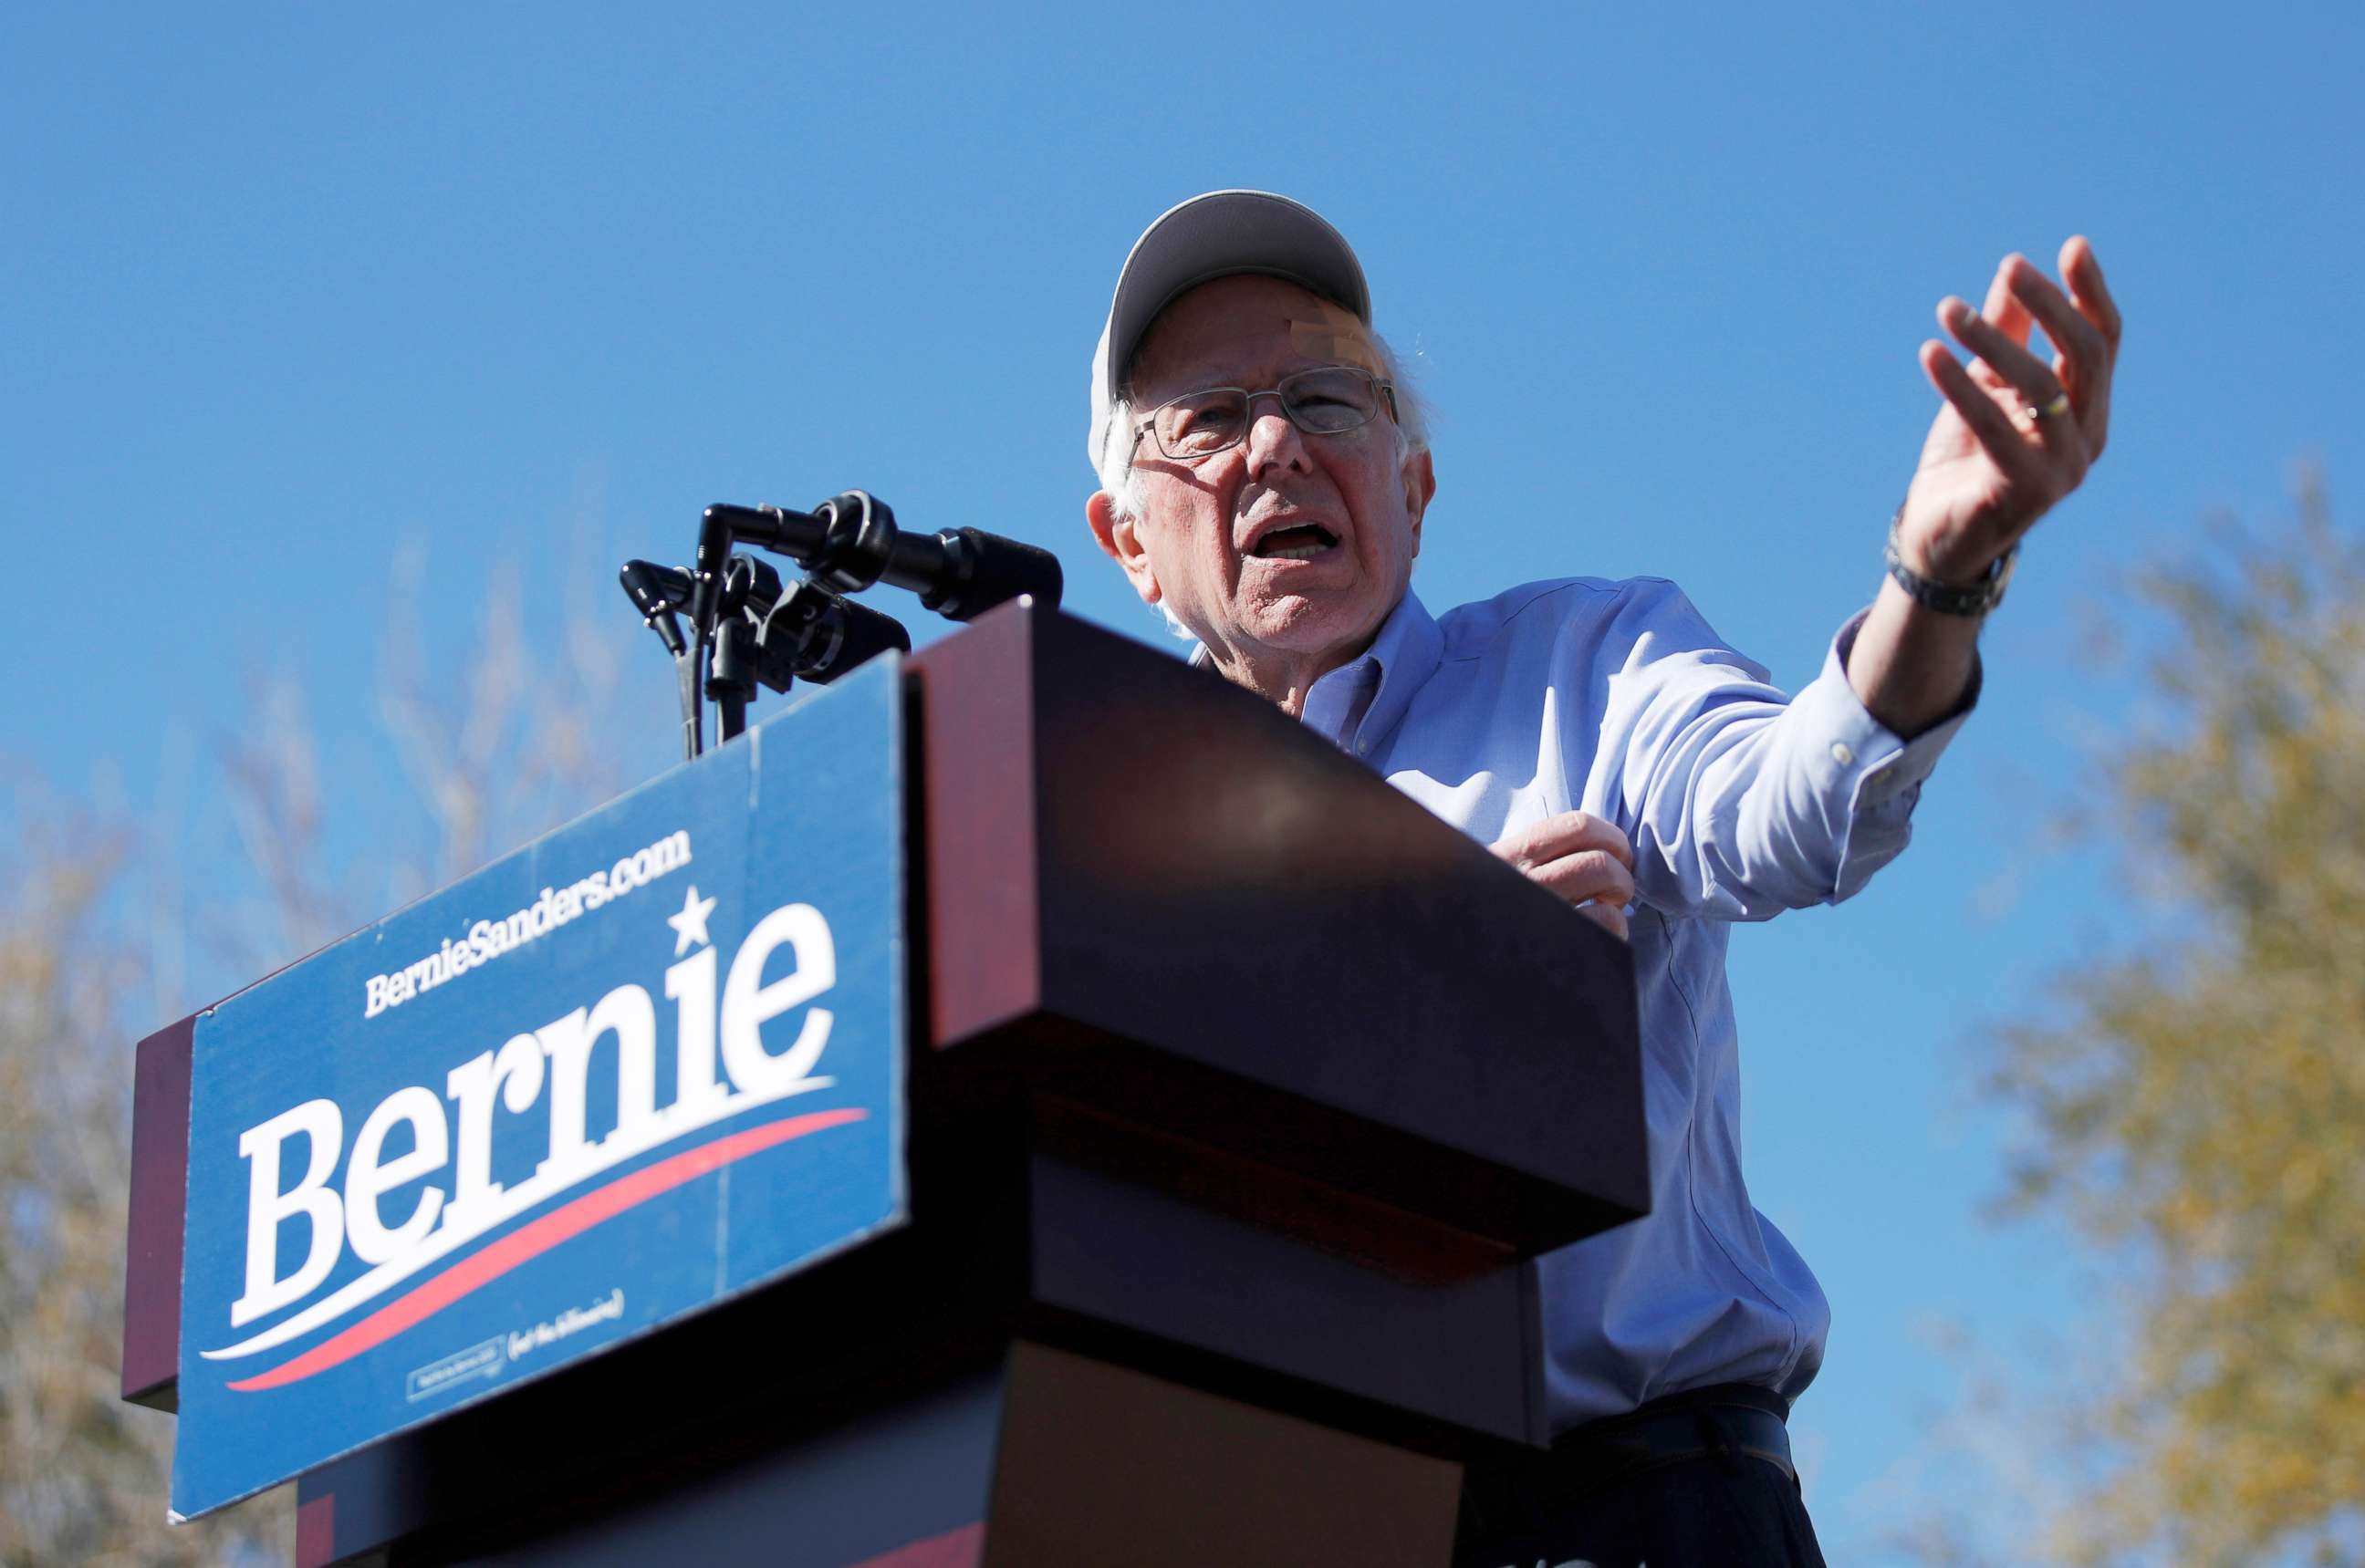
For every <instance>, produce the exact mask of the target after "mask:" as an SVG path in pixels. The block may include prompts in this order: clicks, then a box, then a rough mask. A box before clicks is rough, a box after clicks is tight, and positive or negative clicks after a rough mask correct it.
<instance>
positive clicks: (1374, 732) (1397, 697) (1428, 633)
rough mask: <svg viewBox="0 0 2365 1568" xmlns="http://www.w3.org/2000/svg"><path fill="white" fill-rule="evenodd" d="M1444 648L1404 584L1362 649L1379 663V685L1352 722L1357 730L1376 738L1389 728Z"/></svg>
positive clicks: (1434, 669)
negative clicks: (1357, 720)
mask: <svg viewBox="0 0 2365 1568" xmlns="http://www.w3.org/2000/svg"><path fill="white" fill-rule="evenodd" d="M1444 654H1445V633H1442V632H1440V631H1439V630H1438V629H1437V622H1435V621H1433V620H1431V619H1429V611H1428V610H1427V609H1425V608H1423V606H1422V604H1421V602H1420V596H1419V595H1418V594H1416V593H1414V592H1413V591H1412V589H1411V588H1406V589H1405V595H1404V597H1403V598H1402V599H1398V600H1396V607H1395V609H1394V610H1390V611H1389V612H1388V618H1387V619H1386V620H1385V621H1383V622H1380V634H1379V635H1378V636H1376V637H1374V638H1373V639H1372V646H1371V651H1370V652H1368V653H1366V654H1365V655H1363V657H1364V658H1366V659H1369V660H1371V661H1372V663H1373V665H1375V666H1378V670H1379V689H1378V690H1377V691H1376V692H1375V693H1373V697H1372V703H1371V706H1370V707H1368V708H1366V709H1365V710H1364V711H1363V720H1362V723H1360V724H1358V725H1357V726H1356V730H1357V731H1358V732H1359V734H1362V735H1363V736H1366V737H1369V738H1371V739H1373V740H1377V739H1378V738H1379V737H1380V736H1382V735H1384V734H1388V733H1389V732H1390V731H1392V730H1394V729H1395V727H1396V722H1397V721H1398V720H1400V719H1402V718H1403V717H1404V716H1405V710H1406V709H1407V708H1410V707H1411V706H1412V700H1413V698H1414V697H1416V696H1418V694H1419V692H1420V689H1421V688H1422V687H1424V686H1426V685H1428V684H1429V677H1430V676H1432V675H1435V674H1436V673H1437V666H1438V665H1439V664H1440V662H1441V661H1442V659H1443V657H1444ZM1334 673H1336V672H1334ZM1316 684H1317V685H1319V684H1320V683H1319V682H1317V683H1316ZM1348 738H1350V739H1352V738H1354V737H1348Z"/></svg>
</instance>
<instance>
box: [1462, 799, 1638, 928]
mask: <svg viewBox="0 0 2365 1568" xmlns="http://www.w3.org/2000/svg"><path fill="white" fill-rule="evenodd" d="M1492 847H1493V849H1494V851H1495V853H1496V854H1497V855H1499V856H1501V857H1503V858H1504V859H1506V860H1508V861H1509V862H1510V863H1511V864H1512V865H1514V866H1516V867H1518V868H1519V869H1520V870H1522V871H1525V872H1526V873H1527V874H1528V875H1529V876H1530V877H1532V878H1534V879H1536V880H1537V881H1539V882H1541V883H1542V884H1543V885H1544V886H1545V887H1547V888H1550V889H1551V890H1552V891H1553V892H1555V893H1558V894H1559V895H1560V896H1561V897H1562V898H1564V899H1566V900H1567V901H1568V902H1571V903H1573V904H1575V905H1576V908H1577V913H1580V914H1582V915H1585V916H1586V918H1588V919H1590V920H1591V921H1593V922H1594V924H1597V925H1599V926H1600V927H1601V928H1602V929H1603V930H1605V931H1608V932H1609V933H1610V934H1611V935H1615V936H1618V937H1620V939H1623V938H1624V937H1625V935H1626V906H1627V905H1628V904H1630V903H1632V902H1634V846H1632V845H1631V844H1629V843H1627V842H1626V835H1625V834H1623V833H1621V832H1620V831H1619V829H1618V824H1617V823H1608V822H1604V821H1602V820H1601V819H1600V818H1599V817H1597V816H1595V815H1594V814H1593V813H1592V812H1560V813H1559V814H1558V815H1556V816H1549V817H1545V818H1544V819H1542V820H1541V822H1533V823H1529V824H1528V825H1527V826H1525V827H1522V828H1517V829H1514V830H1513V831H1512V832H1510V833H1508V834H1504V835H1503V837H1502V838H1501V839H1500V840H1499V841H1498V842H1496V844H1495V845H1494V846H1492Z"/></svg>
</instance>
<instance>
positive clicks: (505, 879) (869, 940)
mask: <svg viewBox="0 0 2365 1568" xmlns="http://www.w3.org/2000/svg"><path fill="white" fill-rule="evenodd" d="M900 712H901V708H900V700H899V687H898V675H897V668H896V665H895V662H894V661H893V660H892V659H891V658H881V659H878V660H875V661H873V662H872V663H871V664H869V665H868V666H865V667H863V668H862V669H860V670H858V671H856V672H855V673H854V674H852V675H850V676H848V677H847V678H846V680H845V681H843V682H842V683H840V684H839V685H837V686H835V687H832V688H830V689H826V690H819V689H814V690H811V691H809V692H808V693H806V694H805V696H804V700H802V701H801V702H799V703H798V704H797V705H795V706H794V707H792V708H789V709H787V710H785V711H781V712H780V713H779V714H777V715H775V716H774V717H772V718H770V719H769V720H768V721H767V722H764V723H762V724H760V725H757V726H756V727H754V728H752V729H750V730H749V731H748V733H747V734H746V735H745V737H744V738H743V739H741V740H739V741H736V742H734V743H733V744H731V745H724V746H722V747H720V748H718V749H716V750H714V751H712V752H710V753H709V754H707V755H706V756H703V757H701V758H700V759H699V760H698V761H696V762H693V763H689V764H687V765H685V766H683V767H678V768H676V769H675V770H673V771H672V772H670V773H668V774H667V775H665V776H664V777H662V778H658V779H656V780H655V781H654V782H652V783H650V784H648V785H646V786H644V787H643V788H642V789H639V790H634V791H633V793H631V794H629V795H626V796H624V797H622V799H620V800H618V801H613V802H611V803H610V804H609V805H607V806H604V807H602V808H601V809H600V810H599V811H597V812H592V813H591V814H590V815H588V816H587V817H584V818H582V819H581V820H580V821H577V822H576V823H571V824H569V825H568V826H566V827H564V828H561V829H559V830H558V831H557V832H555V833H554V834H550V835H549V836H547V837H545V838H543V839H540V840H538V841H537V842H535V843H533V844H531V845H529V846H526V847H525V848H523V849H521V850H519V851H518V852H516V853H515V854H513V855H510V857H507V858H506V859H503V860H501V861H499V862H498V863H496V864H494V865H492V866H490V867H488V868H486V869H484V870H482V871H480V872H478V873H476V875H475V876H472V877H470V878H468V879H466V880H465V881H463V882H460V883H458V884H456V885H454V886H453V887H450V888H447V889H445V890H443V891H442V892H439V893H437V894H435V895H434V896H433V897H432V898H428V899H425V900H423V901H421V902H419V903H416V904H413V905H411V906H410V907H409V908H408V909H405V910H403V911H401V912H400V913H397V914H392V915H389V916H387V918H386V919H384V920H382V921H380V922H378V923H377V924H375V925H373V926H370V927H369V928H368V929H366V930H364V931H362V932H359V933H357V934H355V935H352V936H349V937H347V938H346V939H345V940H343V941H342V942H340V943H338V944H337V945H336V946H333V947H331V948H329V949H327V950H326V951H325V952H322V953H319V954H318V955H316V956H315V957H313V958H308V959H306V960H305V961H304V962H303V963H301V964H298V965H297V966H296V967H295V968H293V969H288V970H286V971H285V972H283V973H281V974H278V975H275V976H274V977H273V978H272V979H270V980H265V981H263V983H262V984H260V985H257V986H255V987H254V988H252V990H250V991H242V992H241V993H240V994H239V995H237V996H235V997H233V998H231V999H230V1001H228V1002H223V1003H222V1004H221V1005H220V1006H219V1007H217V1008H215V1009H213V1010H212V1011H211V1012H209V1013H207V1014H204V1015H203V1016H201V1017H200V1018H199V1019H198V1020H197V1021H196V1034H195V1036H194V1039H193V1041H192V1069H191V1072H192V1076H191V1080H190V1086H189V1195H188V1229H187V1235H186V1251H185V1263H184V1274H183V1279H182V1290H181V1362H180V1428H179V1432H178V1438H177V1441H176V1443H175V1445H174V1456H173V1511H174V1514H175V1515H177V1516H179V1517H182V1518H193V1517H195V1516H196V1515H198V1514H201V1513H204V1512H206V1511H207V1510H208V1509H212V1508H218V1507H220V1506H222V1505H224V1504H226V1503H230V1502H235V1501H236V1500H237V1499H239V1498H241V1497H242V1496H245V1495H248V1494H250V1493H252V1492H256V1491H259V1490H261V1489H262V1488H263V1487H266V1486H270V1485H273V1484H276V1483H278V1482H280V1481H284V1480H286V1478H288V1477H289V1476H292V1475H295V1474H297V1473H299V1472H301V1471H304V1470H308V1469H310V1468H311V1467H313V1466H315V1465H318V1464H320V1463H322V1462H326V1461H328V1460H331V1459H333V1458H335V1457H336V1456H338V1455H339V1454H342V1453H345V1452H347V1451H349V1450H353V1449H355V1448H358V1447H360V1446H362V1445H364V1444H366V1443H369V1442H372V1441H374V1440H376V1439H381V1438H385V1437H387V1436H388V1435H390V1434H392V1433H395V1432H398V1431H401V1430H403V1429H405V1428H410V1427H416V1426H419V1425H420V1424H421V1423H423V1422H427V1421H432V1420H434V1419H436V1418H438V1417H442V1416H444V1415H448V1414H449V1413H450V1412H452V1411H454V1410H455V1409H458V1408H459V1407H461V1406H465V1405H468V1404H471V1403H473V1402H475V1401H476V1400H480V1399H488V1398H491V1397H494V1396H496V1395H498V1394H501V1393H502V1392H504V1391H505V1390H507V1389H509V1388H510V1387H512V1386H513V1385H515V1384H517V1383H521V1382H523V1381H525V1380H527V1379H529V1378H534V1377H540V1376H543V1375H544V1374H546V1373H548V1372H554V1371H555V1370H556V1369H558V1368H560V1367H562V1366H565V1365H566V1364H568V1363H570V1362H573V1361H580V1360H581V1359H583V1358H584V1357H585V1356H588V1355H591V1354H594V1353H596V1352H598V1351H600V1350H607V1349H610V1348H611V1347H613V1346H615V1345H618V1344H621V1343H622V1342H623V1341H625V1340H627V1339H630V1338H634V1337H636V1336H639V1335H642V1334H645V1333H648V1332H649V1331H651V1330H653V1329H656V1328H657V1327H661V1326H663V1325H665V1324H668V1323H672V1322H676V1321H678V1320H679V1319H681V1318H683V1317H685V1316H689V1315H690V1314H693V1313H696V1312H698V1311H700V1310H701V1309H702V1308H704V1307H707V1306H710V1305H713V1304H714V1303H716V1302H719V1301H721V1300H723V1299H724V1298H725V1297H728V1296H731V1295H734V1294H738V1293H740V1292H742V1291H745V1290H746V1289H748V1288H749V1287H751V1286H754V1285H758V1284H762V1283H764V1282H766V1281H768V1280H773V1279H777V1278H779V1276H781V1275H783V1274H786V1273H789V1272H790V1271H793V1270H796V1269H798V1268H801V1267H802V1266H805V1265H807V1264H811V1263H813V1262H814V1261H816V1260H820V1259H822V1258H824V1257H826V1256H828V1255H829V1254H831V1253H833V1252H836V1251H838V1250H840V1249H844V1248H846V1247H848V1246H851V1245H853V1244H855V1243H857V1242H858V1241H860V1240H862V1239H863V1238H866V1237H869V1236H870V1235H872V1234H874V1233H876V1232H878V1231H880V1230H881V1229H883V1228H886V1227H889V1226H895V1225H898V1224H900V1223H902V1219H903V1217H904V1204H905V1194H904V1182H903V1106H902V1050H901V1046H902V1025H903V1020H902V1009H903V1000H902V804H901V801H902V778H901V777H900V767H901V759H900V756H899V753H898V748H899V745H900V724H899V719H900Z"/></svg>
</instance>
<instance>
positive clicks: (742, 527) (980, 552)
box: [699, 490, 1064, 621]
mask: <svg viewBox="0 0 2365 1568" xmlns="http://www.w3.org/2000/svg"><path fill="white" fill-rule="evenodd" d="M726 533H727V535H728V536H729V537H730V538H734V539H742V540H745V541H746V542H748V543H752V544H760V545H762V546H764V547H765V548H766V549H768V550H777V551H779V553H780V554H783V555H787V556H790V557H791V558H792V559H794V560H796V561H797V562H799V563H801V565H802V566H805V567H806V568H807V569H808V570H809V571H810V572H811V573H812V574H813V580H814V581H815V582H818V583H820V584H822V585H823V586H824V587H825V588H833V589H835V590H836V591H837V592H840V593H857V592H859V591H861V590H862V589H864V588H869V587H870V586H871V585H872V584H873V583H876V582H880V581H882V580H883V581H886V582H889V583H892V584H893V585H894V586H895V587H897V588H909V589H911V590H912V591H913V593H916V594H918V595H919V596H920V603H921V604H922V605H923V606H924V607H925V608H926V609H929V610H935V611H936V612H937V613H938V614H940V615H943V616H944V617H946V618H947V620H952V621H968V620H971V619H973V618H975V617H977V616H979V615H981V614H983V613H984V612H985V611H987V610H992V608H993V607H994V606H995V605H997V604H1003V603H1006V602H1008V601H1009V600H1011V599H1016V598H1017V597H1019V596H1020V595H1021V594H1032V595H1033V596H1034V597H1035V598H1036V599H1039V600H1041V601H1042V603H1043V604H1044V605H1045V606H1046V607H1047V608H1049V609H1053V610H1056V609H1058V608H1059V590H1060V588H1061V587H1062V586H1063V581H1064V579H1063V578H1062V577H1061V574H1060V571H1059V557H1058V556H1056V555H1054V554H1051V553H1050V552H1049V551H1048V550H1041V549H1037V547H1035V546H1034V545H1032V544H1022V543H1019V542H1018V541H1017V540H1015V539H1004V538H1003V537H1002V536H1000V535H999V534H993V533H988V532H985V531H984V530H982V529H978V528H958V529H947V530H946V531H945V532H941V533H933V534H922V533H906V532H902V531H901V530H899V529H898V528H897V527H896V526H895V514H894V512H893V511H892V510H891V509H890V508H889V507H888V505H887V503H886V502H884V501H881V500H879V499H878V498H875V497H872V496H870V495H868V494H866V493H864V492H863V491H861V490H848V491H846V493H845V494H844V495H840V496H834V497H832V498H830V499H828V500H826V501H824V502H823V503H822V504H821V506H820V507H819V508H818V509H817V510H813V511H811V512H801V511H790V510H788V509H787V508H785V507H741V506H731V505H727V504H717V505H714V506H711V507H709V508H707V509H706V512H705V517H704V520H703V526H701V530H700V535H699V537H700V543H701V549H706V548H709V546H708V544H707V542H708V540H709V539H710V538H714V539H717V540H719V539H720V538H721V537H722V536H723V535H724V534H726ZM726 548H727V546H726ZM716 553H717V554H719V553H720V552H719V551H718V552H716ZM703 569H705V563H703V562H701V571H702V570H703ZM703 586H704V585H703V584H702V583H701V587H703Z"/></svg>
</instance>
